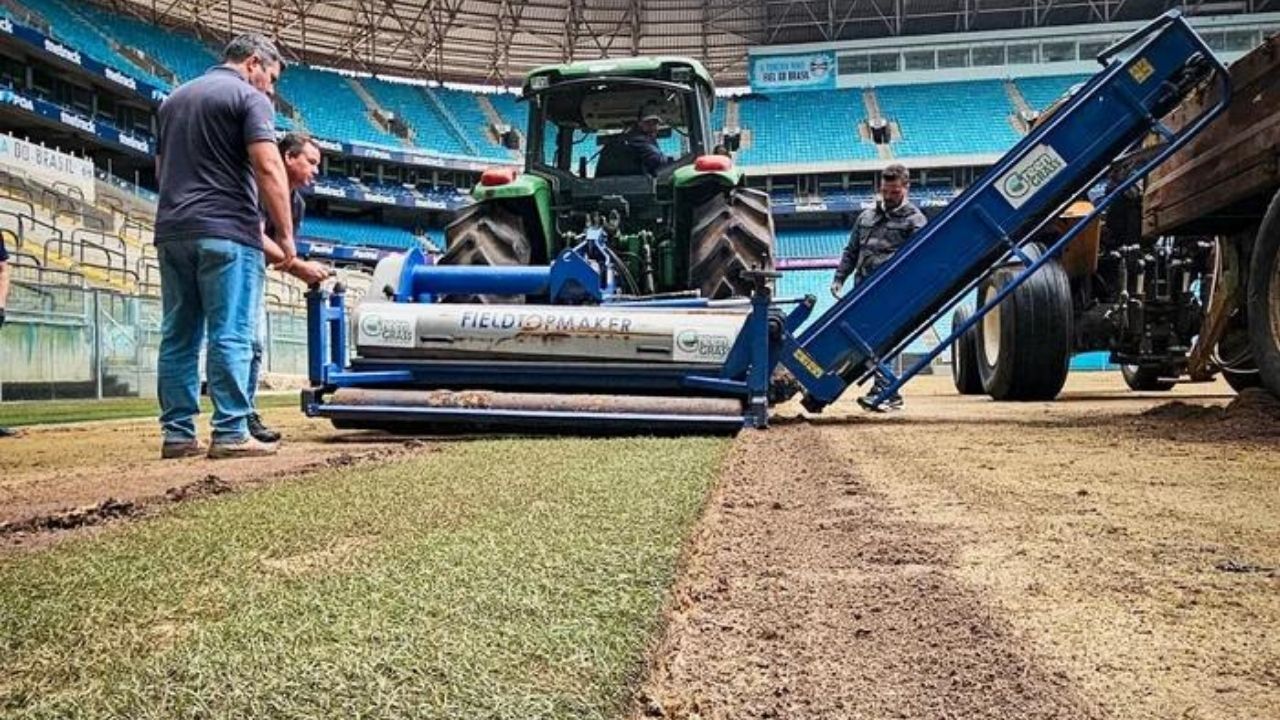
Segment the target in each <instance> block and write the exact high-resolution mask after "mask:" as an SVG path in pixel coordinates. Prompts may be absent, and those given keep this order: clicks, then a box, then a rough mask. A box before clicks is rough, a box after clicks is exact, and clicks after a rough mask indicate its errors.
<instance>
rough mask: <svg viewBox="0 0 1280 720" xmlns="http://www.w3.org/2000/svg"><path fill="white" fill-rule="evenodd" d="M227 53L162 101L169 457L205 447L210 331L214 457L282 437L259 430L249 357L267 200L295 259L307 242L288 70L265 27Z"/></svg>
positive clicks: (161, 374)
mask: <svg viewBox="0 0 1280 720" xmlns="http://www.w3.org/2000/svg"><path fill="white" fill-rule="evenodd" d="M222 60H223V63H222V64H221V65H217V66H214V67H213V68H210V69H209V70H208V71H207V72H206V73H205V74H204V75H202V76H200V77H198V78H196V79H194V80H191V81H190V82H187V83H184V84H183V85H182V86H180V87H179V88H178V89H176V90H174V91H173V94H171V95H170V96H169V98H168V99H167V100H165V101H164V103H163V104H162V105H161V106H160V112H159V121H160V122H159V124H160V135H159V143H158V152H157V157H156V171H157V172H156V174H157V176H158V177H159V181H160V200H159V203H158V210H157V212H156V249H157V251H158V254H159V256H160V295H161V302H162V304H163V307H164V321H163V326H162V330H161V333H162V336H161V340H160V358H159V363H158V368H157V370H158V373H157V374H158V378H159V379H158V382H157V390H158V394H159V396H160V425H161V428H162V430H163V432H164V444H163V445H162V446H161V452H160V455H161V457H163V458H182V457H191V456H194V455H197V454H200V453H202V452H204V449H203V448H202V447H201V446H200V443H199V441H198V440H197V439H196V426H195V417H196V415H197V414H199V412H200V405H199V389H200V374H199V372H198V367H197V363H198V357H199V352H200V344H201V342H202V341H203V340H204V336H205V333H206V327H207V332H208V341H209V346H208V360H207V365H206V376H207V379H208V382H209V395H210V397H211V398H212V399H213V408H214V410H213V440H212V442H211V443H210V445H209V449H208V456H209V457H210V458H230V457H257V456H262V455H270V454H273V453H275V452H276V445H275V444H273V443H263V442H260V441H258V440H256V439H254V438H253V437H252V436H250V435H249V430H248V425H247V418H248V417H249V415H250V414H251V413H252V412H253V406H252V404H251V403H250V393H249V359H250V356H251V354H252V345H253V337H254V328H255V325H256V324H257V319H258V312H259V305H260V304H261V303H262V285H263V277H264V275H265V267H264V262H263V255H262V236H261V225H260V221H259V213H258V205H259V202H261V204H262V206H263V207H265V208H266V209H267V213H268V214H269V215H270V217H271V218H272V221H273V222H274V223H275V225H276V227H279V228H282V230H281V231H280V233H279V235H278V236H277V237H276V242H277V244H279V245H280V248H281V250H282V251H283V253H284V256H285V257H284V262H289V261H291V260H292V259H293V258H294V257H295V256H296V255H297V251H296V250H295V248H294V242H293V222H292V220H291V218H290V210H289V188H288V180H287V179H286V177H285V169H284V163H283V162H282V161H281V160H280V153H279V151H278V150H276V145H275V109H274V108H273V107H272V103H271V98H272V97H273V96H274V94H275V83H276V81H277V79H278V78H279V77H280V73H281V71H282V70H283V69H284V63H283V61H282V60H281V58H280V52H279V51H278V50H277V49H276V48H275V46H274V45H273V44H272V43H271V42H270V41H269V40H267V39H266V38H265V37H263V36H261V35H258V34H254V33H251V34H247V35H241V36H239V37H237V38H235V39H234V40H232V41H231V42H230V43H229V44H228V45H227V47H226V49H225V50H224V51H223V55H222Z"/></svg>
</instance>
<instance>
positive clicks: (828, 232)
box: [774, 228, 849, 281]
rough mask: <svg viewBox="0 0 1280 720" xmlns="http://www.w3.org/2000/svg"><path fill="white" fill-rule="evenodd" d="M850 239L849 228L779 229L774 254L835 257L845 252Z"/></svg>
mask: <svg viewBox="0 0 1280 720" xmlns="http://www.w3.org/2000/svg"><path fill="white" fill-rule="evenodd" d="M848 241H849V229H848V228H824V229H816V230H815V229H795V230H779V231H778V235H777V246H776V247H775V248H774V254H775V255H777V256H778V257H780V258H835V257H840V253H842V252H844V246H845V243H847V242H848ZM830 279H831V278H830V277H828V278H827V280H828V281H830Z"/></svg>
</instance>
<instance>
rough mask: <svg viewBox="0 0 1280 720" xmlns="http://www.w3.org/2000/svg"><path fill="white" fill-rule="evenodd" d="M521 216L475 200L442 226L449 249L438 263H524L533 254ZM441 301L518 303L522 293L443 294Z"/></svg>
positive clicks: (521, 298)
mask: <svg viewBox="0 0 1280 720" xmlns="http://www.w3.org/2000/svg"><path fill="white" fill-rule="evenodd" d="M524 230H525V228H524V219H523V218H521V217H520V216H519V215H516V214H515V213H513V212H511V211H509V210H507V209H506V208H504V207H502V206H500V205H495V204H493V203H476V204H474V205H471V206H469V207H467V208H466V209H464V210H462V211H461V212H459V213H458V215H457V217H456V218H455V219H454V220H453V222H451V223H449V226H448V227H447V228H445V237H446V238H447V241H448V247H449V249H448V250H446V251H445V253H444V255H442V256H440V259H439V260H438V261H437V262H438V263H439V264H440V265H495V266H496V265H528V264H529V262H530V260H531V259H532V257H533V251H532V248H531V247H530V245H529V238H528V236H527V235H525V231H524ZM440 299H441V301H442V302H452V303H486V304H489V303H522V302H524V296H522V295H444V296H442V297H441V298H440Z"/></svg>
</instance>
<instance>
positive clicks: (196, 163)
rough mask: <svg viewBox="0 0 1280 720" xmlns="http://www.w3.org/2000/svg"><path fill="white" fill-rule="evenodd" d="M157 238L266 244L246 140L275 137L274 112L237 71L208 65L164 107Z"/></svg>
mask: <svg viewBox="0 0 1280 720" xmlns="http://www.w3.org/2000/svg"><path fill="white" fill-rule="evenodd" d="M159 119H160V138H159V143H158V144H157V148H158V154H159V156H160V167H159V175H160V177H159V180H160V202H159V209H158V210H157V212H156V243H157V244H159V243H162V242H171V241H176V240H195V239H198V238H208V237H213V238H224V239H227V240H234V241H236V242H238V243H241V244H244V245H249V246H251V247H256V248H261V247H262V239H261V237H260V236H259V234H258V233H259V231H260V226H259V224H258V186H257V183H256V182H255V181H254V176H253V167H252V165H251V164H250V162H249V145H251V144H252V143H255V142H274V141H275V111H274V109H273V108H272V106H271V101H270V100H269V99H267V96H266V95H264V94H262V93H261V92H258V90H257V89H256V88H254V87H253V86H252V85H250V84H249V82H248V81H247V80H245V79H244V78H243V77H241V75H240V74H239V73H238V72H236V71H235V70H233V69H231V68H229V67H226V66H221V65H219V66H217V67H213V68H210V69H209V71H208V72H206V73H205V74H204V75H201V76H200V77H198V78H196V79H194V80H191V81H190V82H186V83H183V84H182V86H181V87H179V88H178V89H177V90H174V91H173V94H171V95H170V96H169V98H168V99H167V100H165V101H164V104H162V105H161V106H160V113H159Z"/></svg>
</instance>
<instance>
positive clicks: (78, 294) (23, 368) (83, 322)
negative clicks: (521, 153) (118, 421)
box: [0, 262, 307, 401]
mask: <svg viewBox="0 0 1280 720" xmlns="http://www.w3.org/2000/svg"><path fill="white" fill-rule="evenodd" d="M11 267H12V269H13V278H12V279H13V283H12V290H11V293H10V296H9V303H8V311H7V312H8V320H7V322H6V324H5V326H4V327H3V328H0V401H6V400H41V399H54V398H104V397H130V396H133V397H137V396H143V397H152V396H154V395H155V392H156V357H157V353H158V351H159V346H160V323H161V318H162V316H161V310H160V299H159V298H157V297H154V296H149V295H128V294H122V293H117V292H112V291H109V290H102V289H94V288H90V287H86V285H85V282H84V278H83V277H82V276H79V275H78V274H77V273H74V272H68V271H61V270H50V269H47V268H43V267H37V266H33V265H26V264H23V263H21V262H19V263H15V264H13V265H11ZM266 337H267V344H266V347H265V348H264V353H265V356H264V358H263V371H264V372H269V373H282V374H289V375H305V374H306V360H307V337H306V317H305V315H304V314H303V313H302V312H301V311H300V310H295V309H291V308H289V307H286V306H281V305H278V304H275V303H269V304H268V312H267V333H266ZM200 366H201V367H200V371H201V374H202V375H203V372H204V363H203V361H202V362H201V363H200Z"/></svg>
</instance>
